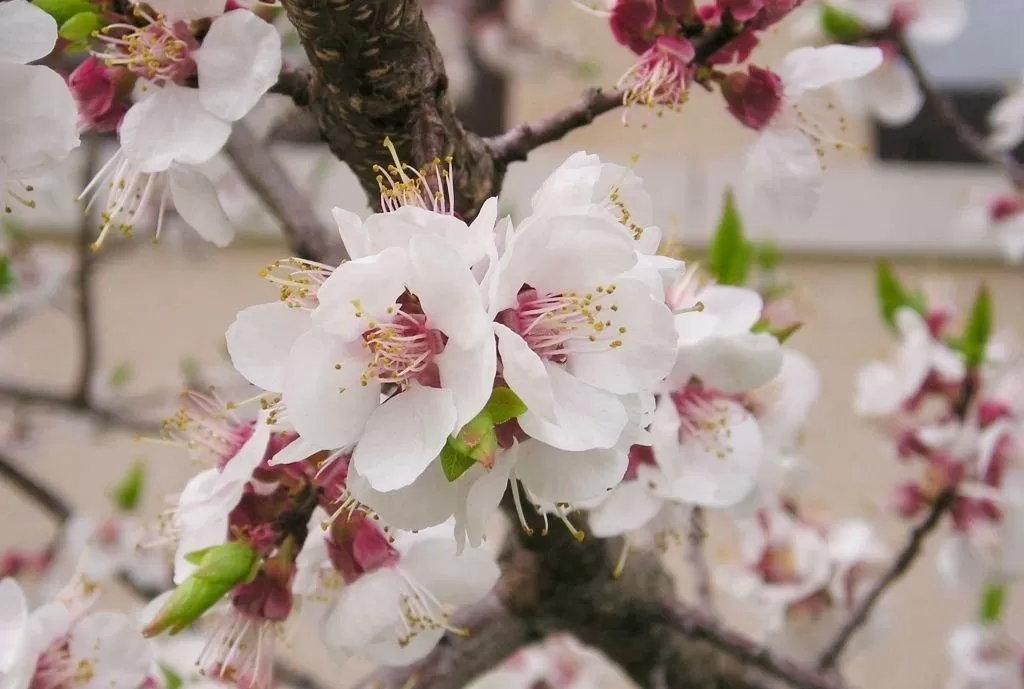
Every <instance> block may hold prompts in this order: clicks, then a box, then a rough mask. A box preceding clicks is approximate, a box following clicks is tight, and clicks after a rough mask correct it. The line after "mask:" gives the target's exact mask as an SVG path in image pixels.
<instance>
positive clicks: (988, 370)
mask: <svg viewBox="0 0 1024 689" xmlns="http://www.w3.org/2000/svg"><path fill="white" fill-rule="evenodd" d="M878 289H879V300H880V303H881V304H882V313H883V316H884V317H885V319H886V321H887V322H888V323H889V324H890V326H891V327H892V328H893V330H894V331H895V333H896V334H897V335H898V337H899V345H898V350H897V353H896V356H895V360H894V362H893V363H891V364H890V363H882V362H872V363H870V364H868V365H867V366H865V367H864V368H863V369H862V370H861V372H860V374H859V376H858V380H857V399H856V408H857V410H858V412H859V413H861V414H862V415H864V416H867V417H869V418H872V419H875V420H877V421H878V422H879V424H880V426H881V427H882V429H883V430H884V431H885V432H886V434H887V435H888V436H889V437H890V438H891V439H892V441H893V444H894V446H895V450H896V454H897V456H898V457H899V458H900V459H901V460H902V461H905V462H913V463H914V464H917V465H919V466H921V467H922V471H921V472H920V474H919V478H917V479H916V480H913V481H909V482H906V483H904V484H902V485H900V486H898V487H897V488H896V491H895V499H894V507H895V508H896V511H897V512H898V513H899V514H900V515H902V516H904V517H907V518H916V517H918V516H919V515H920V514H921V513H922V512H924V511H925V510H930V511H932V513H933V514H936V513H938V514H945V515H948V524H949V527H950V531H951V533H949V534H948V535H947V536H946V537H945V539H944V540H943V542H942V544H941V546H940V549H939V553H938V567H939V572H940V574H941V575H942V578H943V580H944V581H945V583H946V584H947V585H948V586H950V587H951V588H954V589H961V590H963V589H966V590H969V591H975V592H979V593H980V600H981V604H980V606H979V613H978V621H977V624H976V625H974V626H965V627H962V628H959V629H957V630H956V631H955V632H954V633H953V635H952V637H951V640H950V651H951V654H952V658H953V662H954V676H953V678H952V679H951V681H950V685H949V686H950V687H986V688H994V687H1018V686H1021V682H1022V681H1024V672H1022V665H1021V657H1022V656H1021V651H1020V647H1019V645H1017V644H1015V643H1014V642H1012V641H1011V640H1010V639H1009V637H1008V636H1007V635H1006V633H1005V632H1004V631H1003V630H1002V628H1001V627H1000V621H1001V619H1002V613H1003V607H1004V599H1005V593H1006V586H1007V585H1008V584H1009V583H1010V582H1012V581H1014V580H1016V579H1019V578H1020V577H1021V576H1022V575H1024V528H1022V527H1024V442H1022V441H1024V424H1022V423H1021V419H1022V417H1021V414H1022V413H1024V397H1022V391H1024V377H1022V376H1024V369H1022V368H1021V360H1020V355H1019V352H1016V351H1015V347H1014V346H1013V344H1012V343H1011V342H1010V341H1009V339H1008V337H1007V336H1005V335H1003V334H994V333H993V327H994V326H993V315H992V305H991V301H990V297H989V293H988V291H987V289H986V288H985V287H982V288H981V290H980V291H979V292H978V295H977V297H976V298H975V300H974V303H973V304H972V306H971V308H970V310H969V311H967V312H966V313H962V312H961V311H959V310H958V309H957V307H956V304H955V300H954V296H955V295H953V294H952V293H951V292H950V290H949V289H941V288H937V287H936V286H931V288H930V289H927V290H924V291H922V292H911V291H909V290H907V289H906V288H905V287H904V286H903V285H902V284H901V283H900V282H899V280H898V279H897V278H896V276H895V275H894V274H893V273H892V272H891V270H889V269H888V268H887V267H885V266H882V267H880V268H879V274H878ZM940 510H944V512H937V511H940Z"/></svg>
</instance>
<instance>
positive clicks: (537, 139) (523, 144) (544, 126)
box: [487, 22, 742, 167]
mask: <svg viewBox="0 0 1024 689" xmlns="http://www.w3.org/2000/svg"><path fill="white" fill-rule="evenodd" d="M741 31H742V27H738V26H736V24H735V23H733V22H723V23H722V24H721V26H719V27H718V28H716V29H713V30H712V31H709V32H708V33H706V34H704V35H703V36H700V37H699V38H696V39H694V41H693V45H694V53H695V56H694V59H693V64H694V65H696V66H699V65H703V64H705V63H706V62H707V61H708V58H710V57H711V56H712V55H714V54H715V53H716V52H718V51H719V50H720V49H721V48H722V47H723V46H725V45H726V44H727V43H729V41H731V40H733V39H734V38H736V36H737V35H738V34H739V33H740V32H741ZM624 96H625V93H624V92H623V91H621V90H619V89H605V90H602V89H590V90H588V91H586V92H584V94H583V97H582V98H581V99H580V100H579V101H577V102H576V103H574V104H572V105H570V106H569V107H567V108H565V109H563V110H560V111H559V112H556V113H554V114H552V115H548V116H547V117H545V118H543V119H541V120H538V121H537V122H533V123H525V124H521V125H519V126H517V127H514V128H513V129H510V130H509V131H507V132H505V133H504V134H501V135H499V136H495V137H491V138H489V139H487V144H488V145H489V146H490V147H491V151H492V154H493V156H494V162H495V165H497V166H498V167H502V166H504V165H507V164H508V163H511V162H515V161H518V160H526V156H527V154H528V153H529V152H530V151H532V150H533V149H535V148H537V147H538V146H542V145H543V144H547V143H551V142H552V141H558V140H559V139H561V138H562V137H564V136H565V135H566V134H568V133H569V132H571V131H573V130H575V129H579V128H580V127H583V126H586V125H588V124H590V123H591V122H593V121H594V118H596V117H597V116H598V115H603V114H604V113H606V112H609V111H611V110H614V109H616V108H618V107H619V106H621V105H623V98H624Z"/></svg>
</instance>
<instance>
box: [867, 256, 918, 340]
mask: <svg viewBox="0 0 1024 689" xmlns="http://www.w3.org/2000/svg"><path fill="white" fill-rule="evenodd" d="M875 295H876V296H877V297H878V309H879V311H880V312H881V314H882V320H883V321H885V323H886V325H888V326H889V327H890V328H892V329H895V328H896V312H897V311H899V310H900V309H902V308H903V307H905V306H911V304H910V297H909V295H908V294H907V291H906V289H904V287H903V283H901V282H900V280H899V278H898V277H896V273H895V272H893V269H892V266H890V265H889V264H888V263H886V262H885V261H879V262H878V263H876V264H875Z"/></svg>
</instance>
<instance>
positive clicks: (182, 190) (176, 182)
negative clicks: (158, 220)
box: [170, 165, 235, 248]
mask: <svg viewBox="0 0 1024 689" xmlns="http://www.w3.org/2000/svg"><path fill="white" fill-rule="evenodd" d="M170 179H171V198H173V199H174V208H175V209H176V210H177V211H178V215H180V216H181V219H182V220H184V221H185V222H187V223H188V224H189V226H190V227H191V228H192V229H193V230H195V231H196V232H198V233H199V236H200V237H202V238H203V239H205V240H206V241H208V242H212V243H213V244H214V245H215V246H219V247H221V248H224V247H225V246H227V245H228V244H230V243H231V240H232V239H234V238H235V227H234V225H232V224H231V220H229V219H228V216H227V214H226V213H225V212H224V207H223V206H221V205H220V198H218V196H217V189H216V187H214V186H213V182H211V181H210V179H209V178H208V177H207V176H206V175H204V174H203V173H201V172H200V171H199V170H197V169H196V168H194V167H191V166H189V165H172V166H171V169H170Z"/></svg>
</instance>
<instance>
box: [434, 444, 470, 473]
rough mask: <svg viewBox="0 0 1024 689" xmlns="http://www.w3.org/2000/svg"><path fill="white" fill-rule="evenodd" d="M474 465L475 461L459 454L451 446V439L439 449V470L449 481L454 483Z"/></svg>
mask: <svg viewBox="0 0 1024 689" xmlns="http://www.w3.org/2000/svg"><path fill="white" fill-rule="evenodd" d="M474 464H476V460H475V459H473V458H472V457H470V456H469V455H467V454H464V453H462V452H459V451H458V450H456V449H455V448H454V447H452V445H451V439H449V441H448V442H447V443H445V446H444V447H443V448H441V469H442V470H443V471H444V477H445V478H446V479H448V480H449V481H455V480H456V479H458V478H459V477H460V476H462V475H463V474H464V473H466V472H467V471H469V470H470V468H471V467H472V466H473V465H474Z"/></svg>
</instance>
